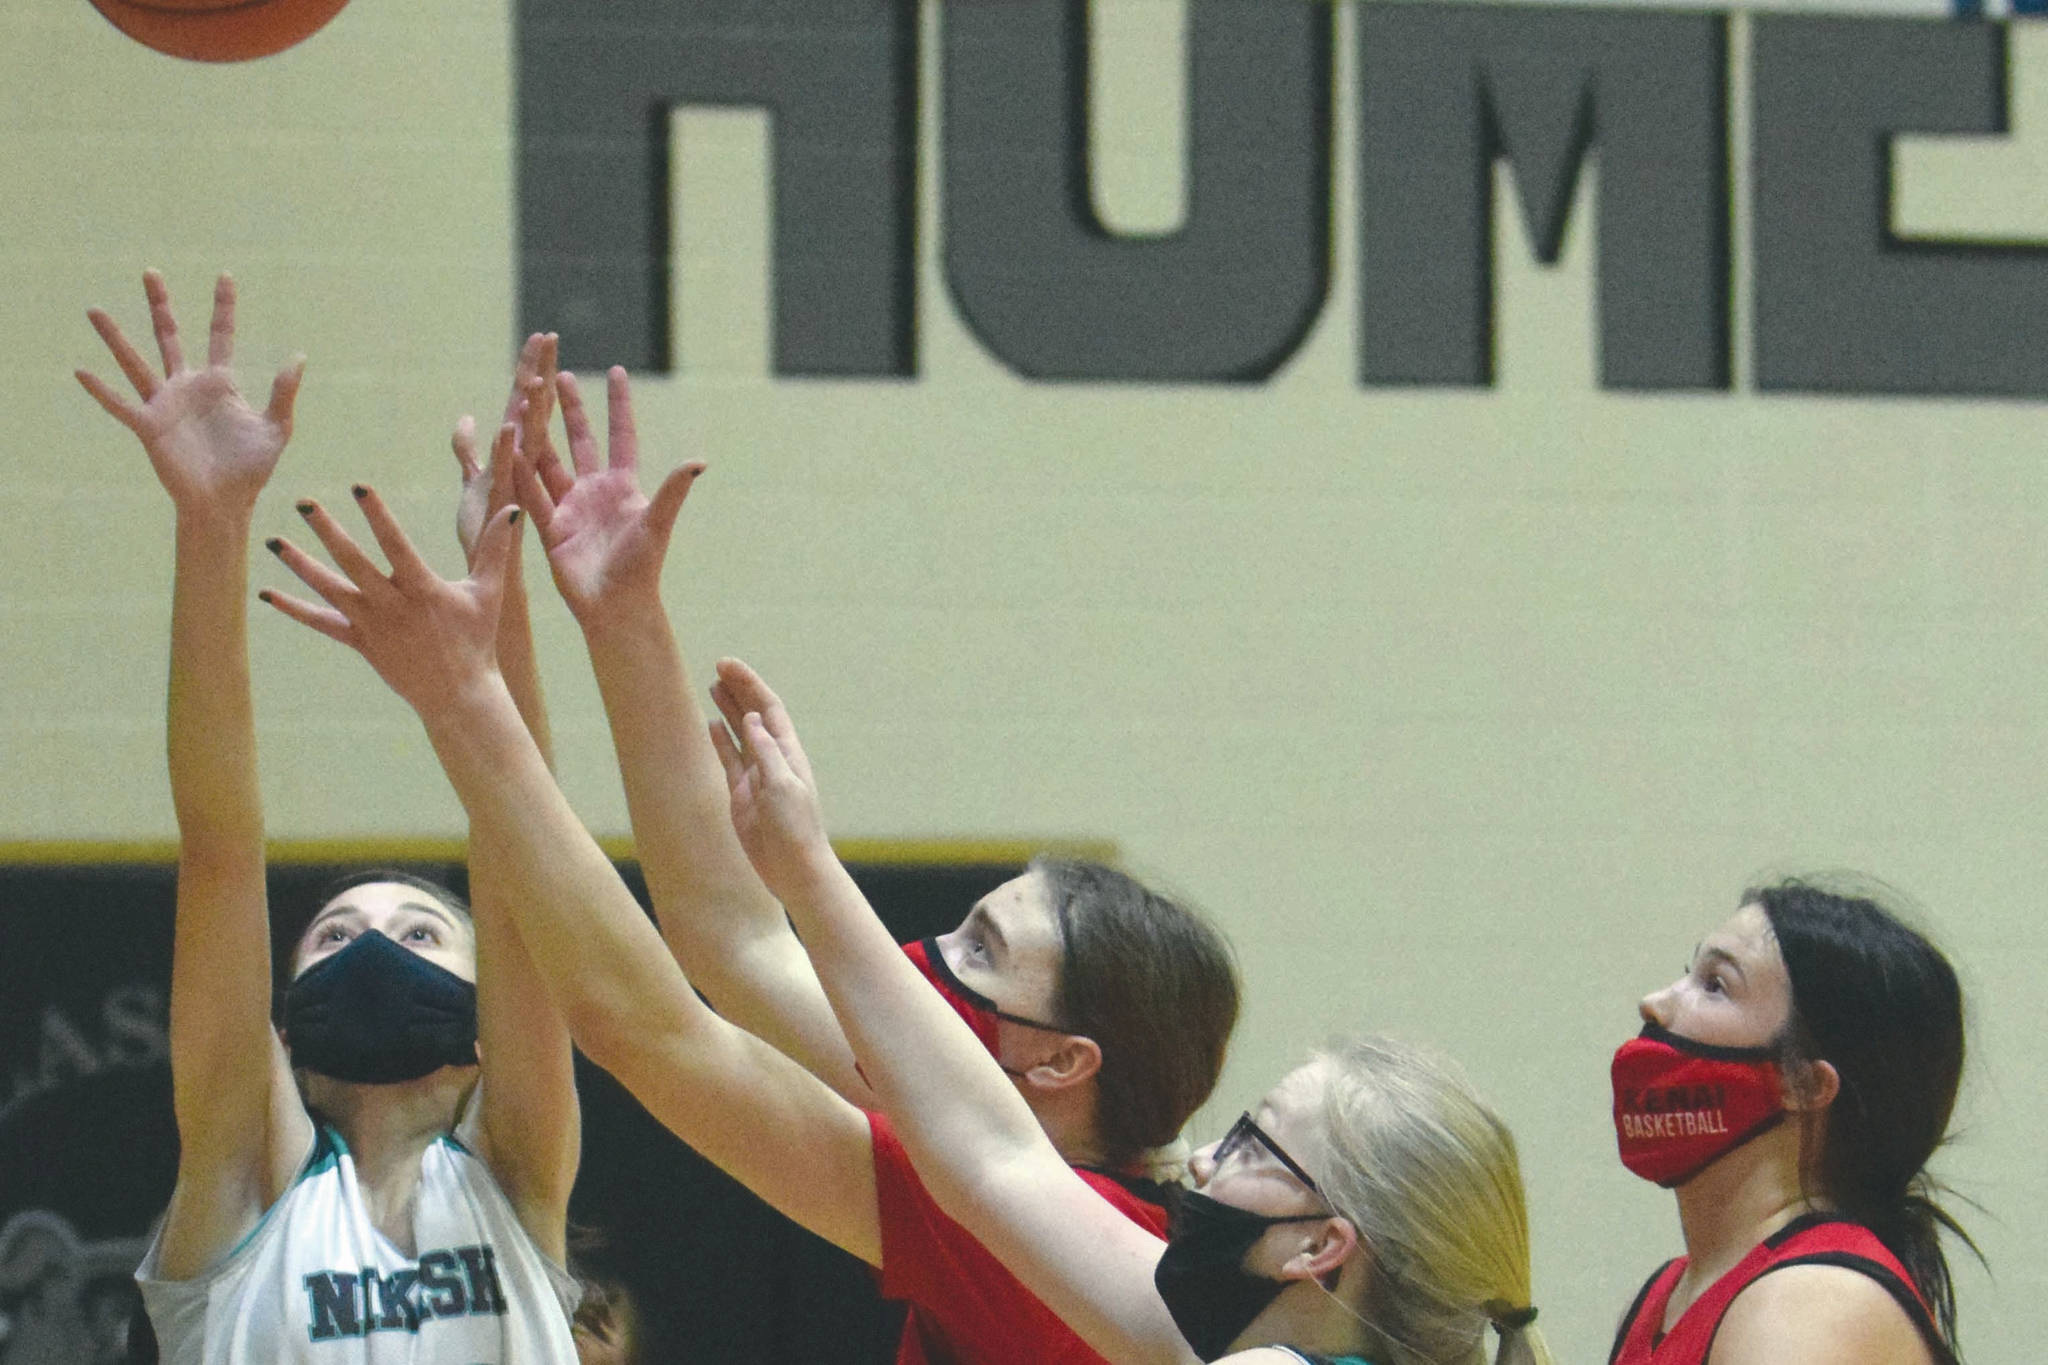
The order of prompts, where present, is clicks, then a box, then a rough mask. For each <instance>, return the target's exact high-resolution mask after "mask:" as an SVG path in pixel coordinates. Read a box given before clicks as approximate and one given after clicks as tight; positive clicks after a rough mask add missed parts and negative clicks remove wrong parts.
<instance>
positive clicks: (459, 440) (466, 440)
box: [448, 413, 481, 483]
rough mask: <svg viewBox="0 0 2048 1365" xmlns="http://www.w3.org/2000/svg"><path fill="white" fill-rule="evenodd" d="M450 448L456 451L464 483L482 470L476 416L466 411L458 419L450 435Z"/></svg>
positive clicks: (456, 459)
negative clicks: (478, 463) (478, 451)
mask: <svg viewBox="0 0 2048 1365" xmlns="http://www.w3.org/2000/svg"><path fill="white" fill-rule="evenodd" d="M448 448H449V449H450V450H452V451H454V452H455V466H456V468H458V469H460V470H461V471H462V481H463V482H464V483H468V482H469V481H470V480H471V479H473V478H475V477H476V476H477V475H478V473H480V472H481V470H480V469H479V467H478V465H477V462H476V418H474V417H471V416H470V415H469V414H468V413H464V414H463V415H462V416H461V417H459V418H457V419H456V422H455V431H454V432H453V434H451V435H450V436H449V437H448Z"/></svg>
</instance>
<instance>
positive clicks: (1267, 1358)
mask: <svg viewBox="0 0 2048 1365" xmlns="http://www.w3.org/2000/svg"><path fill="white" fill-rule="evenodd" d="M1217 1365H1301V1357H1300V1356H1298V1355H1296V1354H1294V1352H1292V1351H1283V1350H1281V1349H1280V1348H1279V1347H1277V1346H1254V1347H1253V1348H1252V1349H1251V1350H1249V1351H1238V1352H1236V1353H1235V1354H1233V1355H1227V1356H1224V1357H1223V1358H1222V1359H1221V1360H1220V1361H1218V1362H1217Z"/></svg>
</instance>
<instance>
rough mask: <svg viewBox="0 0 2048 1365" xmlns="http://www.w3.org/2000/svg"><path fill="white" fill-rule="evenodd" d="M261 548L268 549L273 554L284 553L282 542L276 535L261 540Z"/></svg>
mask: <svg viewBox="0 0 2048 1365" xmlns="http://www.w3.org/2000/svg"><path fill="white" fill-rule="evenodd" d="M263 548H264V549H266V550H268V551H270V553H272V554H274V555H275V554H282V553H284V542H283V541H281V540H279V539H278V538H277V537H276V536H272V537H271V538H270V539H268V540H266V541H264V542H263Z"/></svg>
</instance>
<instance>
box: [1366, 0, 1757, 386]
mask: <svg viewBox="0 0 2048 1365" xmlns="http://www.w3.org/2000/svg"><path fill="white" fill-rule="evenodd" d="M1359 16H1360V18H1359V24H1358V41H1359V57H1360V61H1359V71H1360V73H1361V74H1360V80H1361V82H1362V88H1363V95H1362V109H1363V115H1362V126H1361V131H1360V143H1361V156H1362V165H1361V175H1360V187H1361V189H1360V192H1361V196H1362V198H1363V200H1364V204H1363V220H1362V221H1363V241H1364V245H1363V275H1364V283H1363V290H1364V297H1363V300H1362V306H1363V324H1362V325H1363V332H1364V336H1363V350H1362V354H1361V359H1360V378H1361V379H1362V380H1363V381H1364V382H1365V383H1368V384H1486V383H1489V382H1491V380H1492V378H1493V362H1494V352H1493V269H1492V264H1493V261H1492V245H1493V241H1492V233H1491V228H1492V223H1493V214H1494V211H1495V210H1494V196H1493V166H1494V163H1495V162H1496V161H1497V160H1505V161H1506V162H1507V163H1508V164H1509V166H1510V167H1511V168H1512V170H1513V174H1514V182H1515V185H1516V188H1517V190H1518V192H1519V197H1520V200H1521V206H1522V216H1523V222H1524V225H1525V227H1526V229H1527V232H1528V237H1529V240H1530V242H1531V244H1532V245H1533V247H1534V249H1535V253H1536V256H1537V258H1538V259H1539V260H1541V261H1543V262H1545V263H1553V262H1555V261H1556V260H1557V257H1558V253H1559V251H1560V249H1561V248H1562V246H1563V242H1564V231H1565V226H1566V218H1567V216H1568V215H1569V213H1570V212H1571V201H1572V191H1573V187H1574V186H1575V184H1576V183H1577V179H1578V172H1579V167H1580V165H1581V164H1582V163H1583V162H1584V161H1585V160H1586V157H1587V154H1588V152H1593V153H1596V154H1597V155H1598V157H1599V166H1600V182H1599V206H1598V209H1597V210H1596V212H1597V216H1598V243H1599V251H1598V262H1597V267H1596V268H1597V270H1598V272H1599V292H1598V312H1599V320H1600V321H1599V347H1600V382H1601V384H1602V385H1603V386H1604V387H1606V388H1616V389H1720V388H1726V387H1727V386H1728V374H1729V365H1728V349H1729V348H1728V217H1729V210H1728V150H1727V138H1726V131H1725V130H1726V126H1727V124H1726V117H1725V108H1724V106H1725V103H1726V96H1725V94H1724V89H1725V72H1726V67H1727V60H1726V54H1727V45H1726V39H1725V35H1726V26H1725V24H1726V21H1725V20H1724V19H1723V18H1721V17H1720V16H1716V15H1687V14H1639V13H1630V12H1624V11H1613V10H1607V11H1600V10H1558V9H1553V8H1551V7H1549V6H1521V5H1517V6H1514V7H1512V8H1507V7H1494V6H1476V5H1474V6H1468V5H1444V4H1428V5H1411V4H1368V5H1363V6H1361V7H1360V9H1359Z"/></svg>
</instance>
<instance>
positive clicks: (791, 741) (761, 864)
mask: <svg viewBox="0 0 2048 1365" xmlns="http://www.w3.org/2000/svg"><path fill="white" fill-rule="evenodd" d="M711 696H712V700H714V701H715V702H717V704H718V709H719V712H720V714H722V715H723V716H724V717H725V720H724V721H723V722H721V721H712V722H711V745H712V747H713V748H714V749H716V750H717V751H718V761H719V762H720V763H721V764H723V765H724V767H725V781H726V789H727V791H728V792H729V794H730V795H731V798H732V827H733V832H734V833H736V834H737V835H739V840H740V847H741V848H743V849H745V850H746V853H747V860H748V861H749V862H751V863H752V864H753V865H754V871H755V872H756V873H758V874H759V875H760V878H761V880H762V881H763V882H765V883H766V884H767V886H768V889H769V890H770V891H773V892H774V893H775V894H776V895H777V896H778V897H780V898H781V899H783V900H788V899H789V898H790V895H791V894H792V893H794V892H795V891H796V890H797V889H798V888H800V887H802V886H804V885H806V884H807V883H810V882H812V881H814V880H815V879H816V878H817V877H818V876H819V875H820V874H821V873H823V872H824V871H825V870H826V869H827V868H829V867H831V866H832V865H833V864H834V862H835V859H834V856H833V853H832V845H831V841H830V840H829V839H827V838H826V835H825V816H824V812H823V810H822V809H821V808H820V806H819V803H818V783H817V779H816V778H815V777H813V776H812V775H811V761H810V759H809V758H807V757H806V756H805V754H804V749H803V745H802V743H800V742H799V741H798V739H797V736H796V726H794V725H792V724H791V723H790V719H789V712H788V711H787V710H785V709H784V707H783V705H782V701H781V699H780V698H779V697H777V696H776V695H775V694H774V693H773V692H771V691H769V690H768V685H767V684H766V683H764V682H762V681H761V678H760V675H759V674H757V673H755V672H754V670H753V669H751V668H749V667H747V666H746V665H745V664H743V663H741V662H740V661H739V660H738V659H720V660H719V661H718V682H717V683H716V684H715V685H714V686H713V687H712V689H711ZM728 727H729V728H728Z"/></svg>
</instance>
